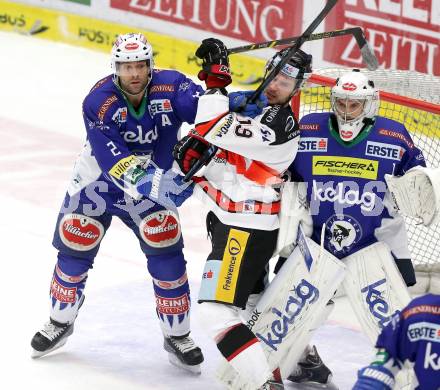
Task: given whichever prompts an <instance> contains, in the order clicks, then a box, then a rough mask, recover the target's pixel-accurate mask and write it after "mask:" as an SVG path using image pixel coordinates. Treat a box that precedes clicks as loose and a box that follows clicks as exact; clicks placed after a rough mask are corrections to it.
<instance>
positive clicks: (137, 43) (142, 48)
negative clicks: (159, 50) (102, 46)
mask: <svg viewBox="0 0 440 390" xmlns="http://www.w3.org/2000/svg"><path fill="white" fill-rule="evenodd" d="M137 61H146V64H147V67H148V79H147V85H148V84H149V83H150V80H151V75H152V72H153V68H154V59H153V47H152V46H151V45H150V43H149V42H148V41H147V38H146V37H145V35H143V34H140V33H128V34H121V35H119V36H118V38H117V39H116V41H115V43H114V44H113V47H112V51H111V67H112V70H113V74H114V80H117V79H118V77H119V76H120V68H121V64H122V63H126V62H137ZM147 85H146V86H147ZM146 86H145V87H146Z"/></svg>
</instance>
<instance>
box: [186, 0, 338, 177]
mask: <svg viewBox="0 0 440 390" xmlns="http://www.w3.org/2000/svg"><path fill="white" fill-rule="evenodd" d="M337 2H338V0H328V1H327V3H326V4H325V6H324V8H323V9H322V11H321V12H320V13H319V15H318V16H317V17H316V18H315V19H314V20H313V21H312V23H310V25H309V27H307V29H306V30H305V31H304V32H303V33H302V35H301V36H300V37H299V38H297V39H296V40H295V43H294V44H293V46H292V47H291V48H289V50H287V52H286V53H285V55H284V56H283V58H281V60H280V62H279V63H278V64H277V65H276V66H275V67H274V68H273V69H272V71H271V72H270V73H269V74H268V75H267V76H266V77H265V79H264V80H263V81H262V83H261V84H260V85H259V86H258V88H257V89H256V90H255V91H254V93H253V94H252V95H251V96H250V97H249V99H248V100H247V102H246V103H245V104H244V105H246V104H247V103H249V102H250V103H252V102H255V101H256V100H257V98H258V96H259V95H260V94H261V93H262V92H263V91H264V90H265V89H266V87H267V86H268V85H269V83H270V82H271V81H272V80H273V79H274V78H275V77H276V76H277V74H278V73H279V72H280V71H281V69H283V67H284V65H285V64H287V62H288V61H289V59H290V58H291V57H292V56H293V55H294V54H295V53H296V52H297V51H298V50H299V48H300V47H301V46H302V44H303V43H304V42H305V41H307V39H308V38H309V37H310V35H311V34H312V33H313V31H315V30H316V28H317V27H318V26H319V25H320V24H321V22H322V21H323V20H324V18H325V17H326V16H327V15H328V14H329V12H330V11H331V10H332V9H333V7H334V6H335V5H336V3H337ZM217 150H218V147H217V146H215V145H211V146H210V147H209V148H208V149H207V150H206V151H205V153H204V154H203V155H202V156H201V157H200V159H198V160H197V161H196V162H195V163H194V165H193V166H192V167H191V168H190V170H189V171H188V172H187V173H186V175H185V177H184V179H183V180H184V181H189V180H190V179H191V178H192V177H193V176H194V174H195V173H196V172H197V171H198V170H199V169H200V168H201V167H203V166H204V165H205V164H206V163H207V162H208V161H210V160H211V158H212V157H214V155H215V153H216V152H217Z"/></svg>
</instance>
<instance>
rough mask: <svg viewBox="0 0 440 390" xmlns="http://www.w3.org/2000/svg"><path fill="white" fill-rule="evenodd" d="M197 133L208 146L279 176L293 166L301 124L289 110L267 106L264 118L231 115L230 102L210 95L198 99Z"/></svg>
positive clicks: (262, 115) (276, 106)
mask: <svg viewBox="0 0 440 390" xmlns="http://www.w3.org/2000/svg"><path fill="white" fill-rule="evenodd" d="M196 132H197V133H198V134H199V135H201V136H203V137H204V138H205V139H206V141H208V142H209V143H211V144H213V145H216V146H218V147H219V148H221V149H223V150H227V151H229V152H232V153H236V154H238V155H240V156H242V157H244V158H247V159H250V160H254V161H259V162H261V163H264V164H267V165H269V166H271V168H273V169H275V170H276V171H277V172H278V173H281V172H283V171H284V170H285V169H287V168H288V166H289V165H290V163H291V161H292V156H295V155H296V152H297V147H298V139H299V130H298V124H297V122H296V119H295V116H294V114H293V112H292V110H291V108H290V106H286V107H283V106H279V105H275V106H268V107H266V108H264V110H263V112H262V114H261V115H259V116H257V117H255V118H249V117H245V116H242V115H240V114H238V113H235V112H229V100H228V98H227V97H226V96H224V95H219V94H207V95H204V96H202V97H201V98H200V99H199V106H198V111H197V117H196ZM292 140H294V141H293V142H290V141H292Z"/></svg>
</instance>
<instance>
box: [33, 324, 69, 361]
mask: <svg viewBox="0 0 440 390" xmlns="http://www.w3.org/2000/svg"><path fill="white" fill-rule="evenodd" d="M72 333H73V323H72V324H61V323H59V322H56V321H54V320H52V319H50V320H49V321H48V322H46V323H45V324H44V327H43V329H42V330H40V331H39V332H37V333H35V335H34V337H33V338H32V341H31V346H32V348H33V351H32V355H31V356H32V357H33V358H39V357H41V356H44V355H46V354H48V353H49V352H52V351H54V350H55V349H58V348H60V347H62V346H63V345H64V344H66V342H67V338H68V337H69V336H70V335H71V334H72Z"/></svg>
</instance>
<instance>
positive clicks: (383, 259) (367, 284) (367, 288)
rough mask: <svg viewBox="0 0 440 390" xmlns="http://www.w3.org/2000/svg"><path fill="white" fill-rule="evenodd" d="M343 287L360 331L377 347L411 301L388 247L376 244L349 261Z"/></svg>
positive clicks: (346, 261) (348, 258) (346, 260)
mask: <svg viewBox="0 0 440 390" xmlns="http://www.w3.org/2000/svg"><path fill="white" fill-rule="evenodd" d="M344 260H345V264H346V266H347V276H346V277H345V279H344V282H343V286H344V290H345V291H346V293H347V296H348V299H349V301H350V305H351V307H352V308H353V311H354V312H355V314H356V316H357V318H358V320H359V322H360V324H361V327H362V329H363V331H364V332H365V334H366V335H367V336H368V338H369V339H370V340H371V343H372V344H373V345H374V343H375V342H376V339H377V336H378V335H379V333H380V331H381V329H382V328H383V327H384V326H385V325H386V324H387V323H388V321H389V320H390V319H391V316H392V315H393V314H394V313H395V312H396V310H401V309H402V308H403V307H405V306H406V305H407V304H408V303H409V301H410V299H411V298H410V295H409V293H408V290H407V288H406V285H405V282H404V281H403V279H402V276H401V275H400V273H399V270H398V268H397V266H396V263H395V261H394V258H393V257H392V255H391V251H390V250H389V248H388V246H387V245H386V244H385V243H383V242H377V243H375V244H373V245H370V246H368V247H366V248H364V249H361V250H360V251H358V252H356V253H354V254H352V255H350V256H348V257H346V258H345V259H344Z"/></svg>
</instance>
